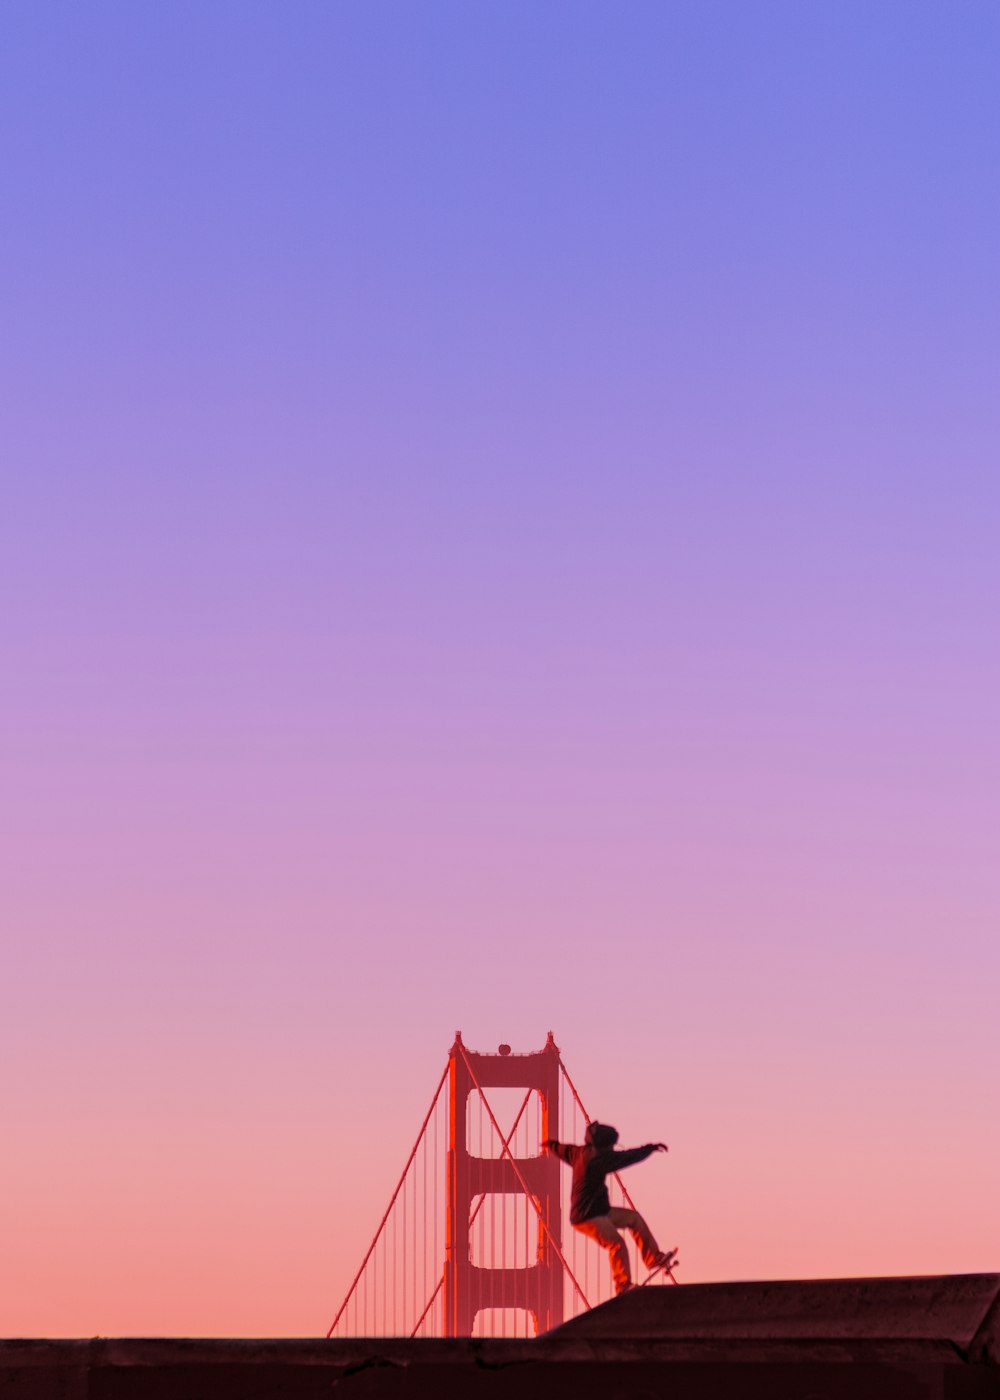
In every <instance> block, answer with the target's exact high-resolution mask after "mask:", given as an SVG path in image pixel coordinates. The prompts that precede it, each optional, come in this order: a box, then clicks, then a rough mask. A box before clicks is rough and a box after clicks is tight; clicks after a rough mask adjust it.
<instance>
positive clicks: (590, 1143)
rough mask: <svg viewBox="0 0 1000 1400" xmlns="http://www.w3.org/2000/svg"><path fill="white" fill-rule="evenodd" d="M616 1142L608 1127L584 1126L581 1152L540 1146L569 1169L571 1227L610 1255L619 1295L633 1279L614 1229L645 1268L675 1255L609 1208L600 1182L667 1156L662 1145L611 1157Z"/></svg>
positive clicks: (636, 1217)
mask: <svg viewBox="0 0 1000 1400" xmlns="http://www.w3.org/2000/svg"><path fill="white" fill-rule="evenodd" d="M617 1141H618V1130H617V1128H611V1127H609V1126H608V1125H607V1123H588V1124H587V1133H586V1141H585V1142H584V1145H583V1146H582V1147H578V1146H577V1145H576V1144H575V1143H563V1142H556V1141H555V1139H554V1138H550V1139H549V1141H548V1142H545V1143H543V1144H542V1146H543V1147H545V1148H546V1149H547V1150H548V1151H549V1152H553V1153H554V1154H555V1155H556V1156H557V1157H558V1158H559V1160H560V1161H562V1162H565V1163H566V1164H567V1165H568V1166H570V1167H572V1168H573V1195H572V1201H571V1204H570V1212H569V1219H570V1224H571V1225H572V1226H573V1228H574V1229H575V1230H579V1231H580V1233H581V1235H587V1236H589V1238H590V1239H592V1240H596V1241H597V1243H598V1244H599V1245H600V1246H601V1247H602V1249H606V1250H608V1251H609V1253H610V1255H611V1273H612V1275H613V1277H614V1281H615V1292H616V1293H624V1292H626V1290H627V1289H629V1288H631V1287H632V1275H631V1270H630V1268H629V1259H628V1246H627V1245H626V1243H625V1240H624V1239H623V1238H622V1236H621V1235H620V1234H619V1233H618V1230H619V1227H621V1229H623V1230H629V1231H630V1232H631V1233H632V1235H634V1237H635V1242H636V1244H637V1245H638V1246H639V1249H640V1250H641V1252H642V1258H643V1262H644V1263H645V1265H646V1267H647V1269H658V1268H663V1267H665V1266H666V1265H668V1264H669V1263H670V1261H671V1260H672V1259H673V1257H674V1255H675V1254H676V1253H677V1250H676V1249H669V1250H662V1249H661V1248H660V1246H659V1245H658V1244H657V1243H656V1241H655V1240H654V1239H653V1236H652V1233H651V1231H650V1228H649V1226H648V1225H647V1224H646V1222H645V1220H643V1218H642V1216H641V1215H640V1214H639V1212H638V1211H637V1210H626V1209H625V1208H624V1207H623V1206H613V1205H612V1204H611V1198H610V1197H609V1195H608V1188H607V1184H606V1182H605V1178H606V1177H607V1175H608V1173H609V1172H618V1171H621V1169H622V1167H630V1166H631V1165H632V1163H633V1162H644V1161H645V1160H646V1158H647V1157H651V1156H652V1155H653V1153H654V1152H666V1150H667V1144H666V1143H665V1142H648V1143H647V1144H646V1146H645V1147H630V1148H628V1149H627V1150H625V1151H622V1152H615V1151H614V1146H615V1143H616V1142H617Z"/></svg>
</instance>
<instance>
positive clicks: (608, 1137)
mask: <svg viewBox="0 0 1000 1400" xmlns="http://www.w3.org/2000/svg"><path fill="white" fill-rule="evenodd" d="M587 1141H588V1142H589V1143H590V1145H591V1147H596V1148H599V1149H601V1150H603V1149H604V1148H607V1147H614V1145H615V1143H616V1142H617V1141H618V1129H617V1128H612V1127H610V1126H609V1125H608V1124H607V1123H588V1124H587Z"/></svg>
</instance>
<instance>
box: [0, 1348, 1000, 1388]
mask: <svg viewBox="0 0 1000 1400" xmlns="http://www.w3.org/2000/svg"><path fill="white" fill-rule="evenodd" d="M564 1395H572V1396H573V1397H574V1400H577V1398H579V1400H589V1397H591V1396H594V1397H598V1396H599V1397H601V1400H626V1397H632V1396H635V1397H643V1398H644V1400H649V1397H652V1396H659V1395H664V1396H668V1395H669V1396H670V1397H672V1400H715V1397H724V1398H725V1400H732V1397H736V1396H740V1397H747V1400H803V1397H806V1396H808V1397H810V1400H1000V1368H997V1367H993V1366H988V1365H983V1364H979V1365H977V1364H972V1363H970V1362H968V1361H967V1360H966V1359H965V1358H964V1357H963V1355H962V1354H961V1353H960V1352H959V1351H958V1350H957V1349H956V1348H955V1346H954V1345H953V1344H951V1343H947V1342H941V1341H927V1340H906V1341H900V1340H898V1339H895V1340H878V1339H868V1340H853V1341H849V1342H836V1341H831V1340H829V1339H818V1340H812V1341H810V1340H808V1339H804V1338H794V1339H791V1340H787V1341H778V1340H773V1339H772V1340H770V1341H767V1342H761V1341H751V1340H745V1341H740V1340H729V1341H706V1340H696V1341H683V1340H679V1339H675V1340H669V1341H657V1340H655V1339H654V1340H635V1339H625V1340H622V1341H613V1340H584V1339H578V1340H572V1339H570V1338H565V1339H559V1338H558V1337H556V1336H553V1335H550V1336H548V1337H540V1338H538V1339H537V1340H535V1341H522V1340H518V1341H514V1340H506V1341H505V1340H489V1341H486V1340H483V1341H475V1340H465V1339H460V1340H443V1339H442V1340H426V1341H425V1340H421V1341H408V1340H404V1339H400V1338H385V1339H383V1338H374V1339H368V1340H366V1339H359V1340H352V1341H331V1342H325V1341H241V1340H232V1341H230V1340H218V1341H201V1340H193V1339H192V1340H187V1339H178V1340H168V1339H150V1340H141V1339H135V1340H101V1339H95V1340H92V1341H50V1342H45V1341H8V1342H0V1396H2V1397H3V1400H202V1397H204V1398H205V1400H208V1397H212V1398H213V1400H265V1397H272V1396H273V1397H276V1398H277V1397H281V1398H282V1400H319V1397H324V1398H325V1400H330V1397H331V1396H332V1397H334V1400H337V1397H340V1396H344V1397H359V1400H364V1397H396V1396H399V1397H409V1396H414V1397H415V1396H426V1397H434V1400H437V1397H441V1400H453V1397H454V1398H455V1400H457V1397H464V1396H482V1397H501V1396H503V1397H506V1396H511V1397H516V1400H553V1397H559V1396H564Z"/></svg>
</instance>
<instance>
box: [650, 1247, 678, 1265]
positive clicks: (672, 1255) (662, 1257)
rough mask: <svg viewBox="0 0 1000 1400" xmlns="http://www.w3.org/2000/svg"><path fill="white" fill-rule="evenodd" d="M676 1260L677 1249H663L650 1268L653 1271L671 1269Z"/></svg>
mask: <svg viewBox="0 0 1000 1400" xmlns="http://www.w3.org/2000/svg"><path fill="white" fill-rule="evenodd" d="M676 1258H677V1250H676V1249H661V1250H660V1252H659V1254H658V1255H657V1256H656V1258H655V1259H654V1260H653V1262H652V1264H651V1265H650V1267H651V1268H653V1269H669V1268H670V1265H671V1264H672V1263H673V1262H674V1260H675V1259H676Z"/></svg>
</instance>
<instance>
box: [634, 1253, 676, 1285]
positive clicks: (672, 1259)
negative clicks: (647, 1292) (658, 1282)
mask: <svg viewBox="0 0 1000 1400" xmlns="http://www.w3.org/2000/svg"><path fill="white" fill-rule="evenodd" d="M665 1253H666V1256H667V1257H666V1259H665V1260H664V1261H663V1263H662V1264H657V1266H656V1268H655V1269H652V1270H650V1272H649V1273H648V1274H647V1275H646V1277H645V1278H644V1279H643V1281H642V1283H640V1284H639V1287H640V1288H645V1287H646V1284H647V1283H652V1282H653V1279H654V1278H656V1276H657V1274H666V1275H667V1276H668V1278H669V1279H670V1280H671V1282H673V1283H676V1282H677V1280H676V1279H675V1278H674V1269H676V1267H677V1265H678V1264H679V1263H680V1260H679V1259H678V1258H677V1250H676V1249H668V1250H666V1251H665Z"/></svg>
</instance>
